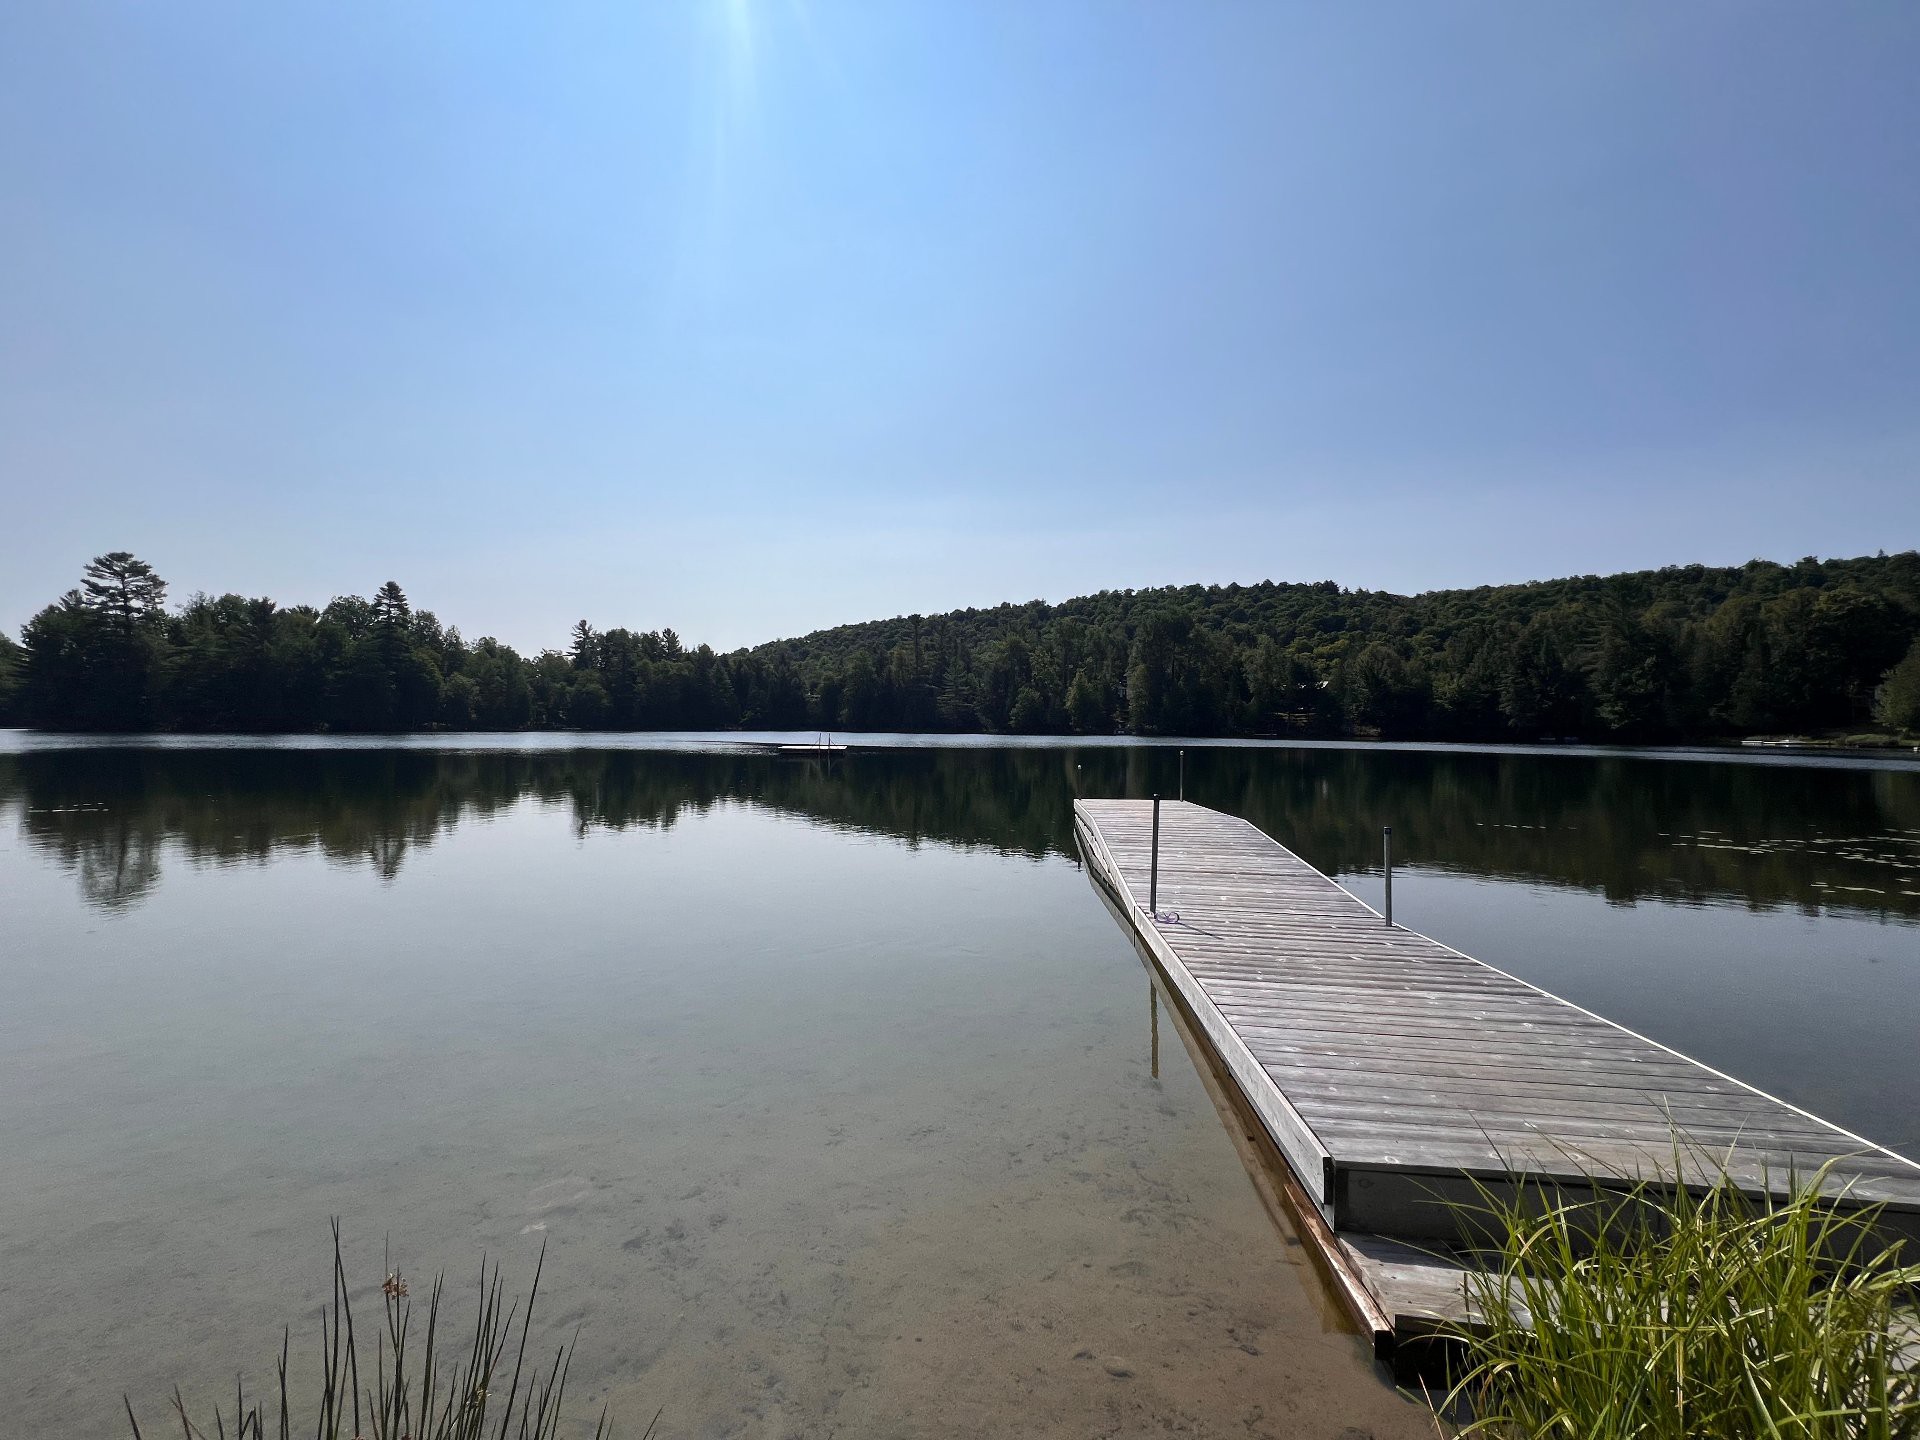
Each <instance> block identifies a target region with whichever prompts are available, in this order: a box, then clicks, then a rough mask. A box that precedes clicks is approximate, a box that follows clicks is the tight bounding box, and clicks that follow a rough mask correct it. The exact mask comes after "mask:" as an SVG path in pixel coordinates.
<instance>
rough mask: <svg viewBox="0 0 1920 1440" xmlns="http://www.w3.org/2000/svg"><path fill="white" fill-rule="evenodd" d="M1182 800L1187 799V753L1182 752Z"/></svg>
mask: <svg viewBox="0 0 1920 1440" xmlns="http://www.w3.org/2000/svg"><path fill="white" fill-rule="evenodd" d="M1180 798H1181V799H1182V800H1184V799H1186V798H1187V752H1186V751H1185V750H1182V751H1181V752H1180Z"/></svg>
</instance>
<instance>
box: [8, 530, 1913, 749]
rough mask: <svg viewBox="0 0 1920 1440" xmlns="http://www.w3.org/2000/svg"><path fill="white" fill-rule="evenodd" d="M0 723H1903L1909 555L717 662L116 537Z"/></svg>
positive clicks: (1617, 734)
mask: <svg viewBox="0 0 1920 1440" xmlns="http://www.w3.org/2000/svg"><path fill="white" fill-rule="evenodd" d="M0 723H5V724H13V725H31V726H37V727H41V728H46V729H57V730H119V731H148V730H161V731H205V732H217V731H237V732H263V731H264V732H274V731H279V732H315V731H344V732H381V731H413V730H431V729H447V730H466V729H487V730H518V729H580V730H654V729H696V730H705V729H712V730H724V729H733V728H748V729H816V728H817V729H834V730H851V731H859V730H908V731H950V732H971V731H986V732H993V733H1008V734H1049V733H1073V734H1114V733H1121V732H1124V733H1132V734H1140V735H1195V736H1206V735H1218V736H1235V735H1244V736H1276V735H1277V736H1320V737H1338V736H1378V737H1381V738H1386V739H1405V740H1478V741H1491V740H1540V739H1578V740H1590V741H1605V742H1619V743H1657V742H1675V741H1690V740H1715V739H1727V738H1734V737H1743V736H1752V735H1765V734H1805V735H1836V734H1841V735H1844V734H1852V733H1856V732H1864V731H1869V730H1872V731H1877V732H1878V733H1880V734H1883V735H1897V734H1903V733H1909V734H1910V733H1912V732H1914V731H1916V730H1920V553H1916V552H1914V551H1906V552H1904V553H1901V554H1896V555H1886V554H1880V555H1874V556H1864V557H1859V558H1855V559H1842V560H1818V559H1812V558H1809V559H1805V560H1801V561H1799V562H1797V563H1794V564H1788V565H1783V564H1776V563H1773V562H1770V561H1763V560H1755V561H1752V562H1750V563H1749V564H1746V565H1742V566H1737V567H1723V568H1715V567H1709V566H1704V565H1689V566H1678V567H1671V568H1668V569H1663V570H1655V571H1638V572H1633V573H1628V574H1619V575H1609V576H1581V577H1576V578H1570V579H1562V580H1548V581H1541V582H1536V583H1531V584H1524V585H1499V586H1484V587H1480V588H1476V589H1470V590H1442V591H1432V592H1428V593H1426V594H1421V595H1412V596H1405V595H1395V594H1390V593H1387V592H1383V591H1367V590H1349V589H1343V588H1342V587H1340V586H1339V585H1337V584H1335V583H1333V582H1332V581H1321V582H1318V583H1308V584H1280V583H1273V582H1266V583H1261V584H1257V585H1224V586H1221V585H1212V586H1199V585H1193V586H1183V587H1167V588H1160V589H1146V590H1108V591H1102V592H1101V593H1100V594H1097V595H1089V596H1084V597H1081V598H1078V599H1073V600H1067V601H1064V602H1061V603H1059V604H1047V603H1044V602H1041V601H1033V602H1030V603H1027V604H1023V605H1001V606H997V607H994V608H991V609H984V610H955V611H950V612H948V613H946V614H940V615H907V616H900V617H896V618H894V619H890V620H878V621H870V622H866V623H863V624H856V625H844V626H839V627H836V628H833V629H828V630H821V631H816V632H814V633H813V634H810V635H805V636H801V637H799V638H796V639H789V640H778V641H774V642H771V643H768V644H765V645H760V646H756V647H753V648H751V649H744V650H737V651H733V652H730V653H724V654H723V653H720V652H717V651H715V650H713V649H712V648H710V647H708V646H706V645H696V646H688V645H687V644H685V643H684V642H683V641H682V640H681V639H680V637H679V636H677V635H676V634H675V633H674V632H673V631H672V630H671V629H661V630H644V631H641V630H629V629H625V628H617V629H609V630H598V629H595V628H594V627H593V626H592V625H591V624H589V623H588V622H587V621H585V620H582V621H581V622H580V623H579V624H577V625H575V626H574V628H573V631H572V634H571V636H570V637H569V641H568V644H567V645H566V647H565V648H563V649H555V650H545V651H542V652H541V653H539V654H538V655H534V656H523V655H521V654H519V653H517V652H516V651H515V650H514V649H513V648H512V647H510V646H508V645H505V644H503V643H501V642H500V641H498V640H495V639H492V638H482V639H478V640H467V639H465V638H464V637H463V636H462V635H461V633H460V632H459V630H458V629H456V628H453V627H452V626H448V625H444V624H443V623H442V622H441V621H440V620H439V619H438V618H437V617H436V616H435V615H434V614H433V613H432V612H431V611H428V610H423V609H417V608H415V607H414V606H413V605H412V604H411V603H410V601H409V600H408V597H407V595H406V593H405V592H404V591H403V590H402V588H401V587H400V586H399V585H398V584H397V583H395V582H393V581H388V582H387V583H386V584H384V585H382V586H381V587H380V588H379V589H378V590H377V591H375V593H374V594H373V596H372V598H370V599H369V598H363V597H361V596H358V595H346V596H341V597H337V598H335V599H333V600H331V601H329V602H328V603H327V604H326V605H325V606H324V607H321V608H315V607H313V606H310V605H280V604H278V603H276V602H275V601H273V600H271V599H267V598H264V597H261V598H252V599H249V598H246V597H244V596H240V595H235V594H225V595H209V594H204V593H196V594H194V595H192V596H191V597H190V598H189V599H187V600H186V601H185V602H184V603H181V604H176V605H171V606H170V605H169V604H168V603H167V584H166V582H165V581H164V580H163V579H162V578H161V577H160V576H159V575H158V574H156V573H155V572H154V570H153V569H152V567H150V566H148V565H147V564H146V563H144V562H143V561H141V560H139V559H138V558H136V557H135V556H133V555H131V554H128V553H127V552H124V551H116V552H113V553H110V554H106V555H102V556H99V557H97V558H96V559H94V560H93V561H91V562H90V563H88V564H87V565H86V566H85V567H84V569H83V573H82V576H81V584H80V585H79V586H78V587H77V588H75V589H73V590H70V591H69V592H67V593H66V594H65V595H63V596H61V597H60V598H59V599H57V600H55V601H54V602H53V603H52V604H50V605H48V606H46V607H45V608H44V609H42V610H41V611H40V612H39V613H38V614H36V615H35V616H34V617H33V618H32V619H31V620H30V621H29V622H28V623H27V624H26V625H25V626H24V627H23V629H22V631H21V635H20V639H19V641H18V642H16V641H14V640H13V639H12V638H11V637H9V636H5V635H0Z"/></svg>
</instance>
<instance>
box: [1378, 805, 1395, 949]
mask: <svg viewBox="0 0 1920 1440" xmlns="http://www.w3.org/2000/svg"><path fill="white" fill-rule="evenodd" d="M1380 849H1381V854H1382V855H1383V857H1384V859H1385V868H1386V874H1387V904H1386V912H1387V914H1386V919H1387V924H1389V925H1391V924H1392V923H1393V827H1392V826H1391V825H1382V826H1381V827H1380Z"/></svg>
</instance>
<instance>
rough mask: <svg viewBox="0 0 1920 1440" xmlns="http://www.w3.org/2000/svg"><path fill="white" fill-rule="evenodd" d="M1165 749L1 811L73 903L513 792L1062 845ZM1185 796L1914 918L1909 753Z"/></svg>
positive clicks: (250, 769) (1293, 772)
mask: <svg viewBox="0 0 1920 1440" xmlns="http://www.w3.org/2000/svg"><path fill="white" fill-rule="evenodd" d="M1178 764H1179V760H1178V757H1177V755H1176V754H1175V752H1174V751H1173V750H1171V749H1168V748H1165V747H1149V746H1126V747H1086V746H1067V745H1062V746H1054V747H1044V748H1043V747H1032V746H1026V747H1006V748H945V749H940V748H923V749H901V750H878V751H868V752H863V753H858V754H855V755H852V756H850V757H846V758H844V759H841V760H838V761H835V762H832V763H821V762H816V761H806V762H795V761H790V760H783V759H780V758H777V757H775V756H772V755H769V754H766V753H762V752H758V751H751V750H741V751H738V752H722V753H714V752H703V753H688V752H673V751H640V750H597V749H588V748H583V749H575V750H548V751H533V752H503V751H493V752H488V751H478V752H475V751H456V750H446V751H434V750H430V749H420V748H412V749H395V750H373V749H357V748H356V749H339V750H329V749H324V748H321V749H311V748H308V749H275V748H261V749H256V750H158V749H155V750H143V749H137V748H108V749H76V750H37V751H27V752H22V753H16V754H12V755H4V756H0V808H4V809H6V810H9V811H11V812H12V813H14V814H15V815H17V817H18V822H19V824H20V826H21V829H22V832H23V833H24V834H25V836H26V837H27V839H28V841H29V842H30V843H31V845H32V846H33V847H35V848H36V849H38V850H39V851H41V852H42V853H45V854H49V855H52V856H55V857H57V859H58V861H59V863H61V864H62V865H63V866H64V867H66V868H67V869H69V870H71V871H72V872H73V873H74V874H75V876H76V879H77V881H78V883H79V886H80V889H81V893H82V894H83V896H84V897H85V899H86V900H87V901H88V902H89V903H90V904H93V905H96V906H99V907H101V908H103V909H109V910H111V909H118V908H124V907H126V906H129V905H132V904H135V903H137V902H138V901H139V900H140V898H141V897H142V896H144V895H146V894H147V893H149V892H150V891H151V890H152V889H153V887H154V886H155V885H157V884H158V883H159V881H160V877H161V874H162V872H163V869H164V868H165V866H166V865H167V864H169V863H173V864H179V863H186V864H191V865H242V864H253V863H265V862H266V861H267V860H269V859H270V858H272V857H273V856H275V855H277V854H284V853H289V852H300V851H318V852H320V853H321V854H324V855H325V856H326V857H327V858H328V859H329V860H332V861H335V862H337V863H341V864H346V865H355V866H359V865H365V866H367V867H369V868H371V869H372V870H374V871H375V872H376V873H378V874H379V876H380V877H381V878H382V880H384V881H386V882H393V881H394V880H395V879H396V878H397V877H398V876H400V875H401V874H402V873H403V872H404V870H405V866H406V860H407V857H408V855H409V853H410V852H411V851H412V850H413V848H414V847H416V846H422V845H430V844H432V843H433V842H434V841H435V840H436V839H437V838H438V837H440V836H441V835H443V834H445V833H447V832H449V831H451V830H453V829H454V828H455V827H456V826H458V825H459V824H460V823H462V822H463V821H464V820H467V819H469V818H484V817H487V816H490V815H493V814H496V813H499V812H501V811H503V810H506V809H508V808H509V807H512V806H515V805H519V804H521V803H523V802H527V801H532V802H536V803H539V804H542V805H555V804H561V805H566V806H568V807H570V809H571V813H572V815H573V819H574V824H575V827H576V829H577V831H578V832H579V833H580V834H582V835H585V834H588V833H590V832H592V831H594V830H597V829H607V830H616V831H617V830H623V829H626V828H628V827H631V826H650V827H668V826H672V825H673V824H674V823H675V822H676V821H677V820H678V819H679V817H680V816H681V815H682V814H683V813H686V812H687V811H689V810H691V811H692V812H694V813H696V814H698V813H702V812H705V811H706V810H708V809H711V808H712V807H714V806H716V805H726V804H749V805H756V806H762V807H766V808H769V809H773V810H777V811H780V812H783V813H788V814H793V815H798V816H803V817H805V818H807V819H809V820H811V821H814V822H816V823H819V824H823V825H828V826H832V827H835V828H842V829H847V830H857V831H863V832H871V833H876V834H880V835H887V836H892V837H894V838H897V839H900V840H903V841H905V842H906V843H907V844H909V845H919V844H922V843H926V842H937V843H940V844H946V845H957V846H962V847H974V846H980V847H987V848H991V849H994V850H997V851H1000V852H1003V853H1008V854H1019V855H1026V856H1029V857H1032V858H1034V859H1041V858H1044V857H1046V856H1049V855H1071V854H1073V840H1072V819H1071V817H1072V802H1073V799H1074V797H1075V796H1076V795H1123V794H1131V795H1146V794H1149V793H1152V792H1153V791H1154V790H1156V789H1157V790H1160V791H1161V792H1162V793H1167V794H1171V793H1172V791H1173V788H1174V785H1175V784H1176V783H1177V781H1176V778H1175V777H1176V767H1177V766H1178ZM1186 767H1187V769H1186V790H1187V795H1188V798H1190V799H1194V800H1198V801H1200V802H1201V803H1203V804H1207V805H1212V806H1215V807H1216V808H1219V809H1222V810H1226V811H1230V812H1232V813H1235V814H1239V815H1244V816H1245V817H1247V818H1248V819H1249V820H1251V821H1253V822H1254V823H1255V824H1256V825H1259V826H1260V827H1261V828H1262V829H1264V830H1266V831H1268V832H1269V833H1270V834H1273V835H1274V836H1276V837H1278V838H1279V839H1281V840H1282V841H1284V842H1285V843H1287V844H1288V845H1290V846H1292V847H1293V848H1294V849H1296V850H1298V851H1299V852H1300V853H1301V854H1302V855H1303V856H1305V857H1306V858H1307V859H1308V860H1310V861H1312V862H1313V863H1314V864H1316V865H1318V866H1320V867H1321V868H1322V869H1323V870H1326V871H1327V872H1328V873H1330V874H1333V875H1335V876H1339V875H1345V874H1365V873H1368V872H1370V871H1373V870H1374V869H1376V868H1377V865H1378V854H1379V830H1380V826H1381V825H1383V824H1391V825H1393V826H1394V830H1395V838H1396V842H1397V844H1398V845H1400V846H1401V847H1402V849H1403V854H1404V856H1405V861H1406V863H1408V864H1410V865H1414V866H1423V865H1424V866H1430V867H1434V868H1438V869H1442V870H1446V871H1451V872H1455V873H1462V874H1473V875H1484V876H1491V877H1496V878H1502V879H1515V880H1522V881H1527V882H1531V883H1537V884H1550V885H1560V886H1570V887H1576V888H1579V889H1583V890H1588V891H1595V892H1599V893H1602V894H1604V895H1605V896H1606V897H1607V898H1608V899H1609V900H1612V901H1615V902H1617V903H1631V902H1633V901H1636V900H1639V899H1643V898H1653V899H1661V900H1668V901H1678V902H1683V903H1692V904H1727V903H1733V904H1742V905H1746V906H1750V907H1753V908H1756V909H1769V908H1775V907H1780V906H1792V907H1796V908H1798V909H1800V910H1802V911H1804V912H1806V913H1808V914H1816V913H1819V912H1820V911H1821V910H1822V909H1839V910H1844V911H1848V912H1851V913H1863V912H1864V913H1870V914H1877V915H1881V916H1886V917H1904V918H1914V917H1920V769H1900V768H1887V767H1878V768H1875V767H1860V768H1848V767H1843V766H1834V765H1825V766H1797V765H1756V764H1744V763H1734V762H1722V763H1711V762H1698V763H1695V762H1680V761H1672V760H1660V759H1653V758H1644V757H1638V756H1631V755H1567V754H1556V753H1552V752H1543V753H1538V754H1496V753H1488V752H1474V751H1460V750H1383V749H1279V748H1264V747H1263V748H1254V747H1204V748H1194V749H1190V750H1189V751H1188V752H1187V757H1186Z"/></svg>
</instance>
